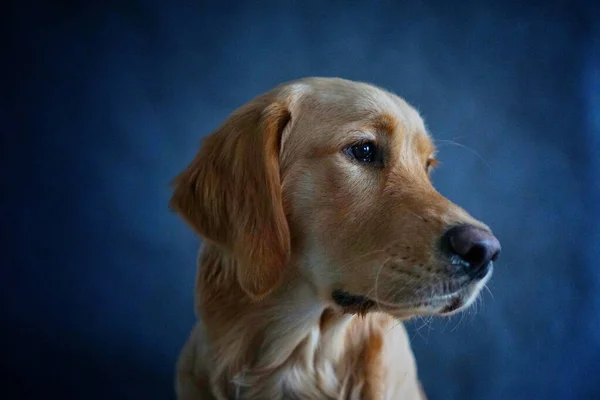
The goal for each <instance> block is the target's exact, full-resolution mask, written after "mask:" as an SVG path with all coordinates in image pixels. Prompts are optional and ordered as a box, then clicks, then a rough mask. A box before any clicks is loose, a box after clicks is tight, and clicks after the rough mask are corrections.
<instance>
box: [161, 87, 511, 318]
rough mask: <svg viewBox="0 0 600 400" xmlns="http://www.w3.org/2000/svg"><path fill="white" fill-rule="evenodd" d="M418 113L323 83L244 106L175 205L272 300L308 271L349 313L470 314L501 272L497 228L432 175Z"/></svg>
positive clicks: (241, 276) (386, 97)
mask: <svg viewBox="0 0 600 400" xmlns="http://www.w3.org/2000/svg"><path fill="white" fill-rule="evenodd" d="M435 164H436V160H435V149H434V146H433V144H432V141H431V139H430V137H429V135H428V133H427V131H426V129H425V127H424V124H423V121H422V120H421V118H420V117H419V114H418V113H417V112H416V111H415V110H414V109H413V108H411V107H410V106H409V105H408V104H407V103H406V102H405V101H403V100H402V99H400V98H399V97H397V96H395V95H393V94H391V93H388V92H386V91H384V90H382V89H379V88H376V87H374V86H371V85H367V84H364V83H357V82H351V81H346V80H342V79H326V78H312V79H304V80H301V81H296V82H292V83H288V84H285V85H281V86H279V87H277V88H275V89H273V90H272V91H270V92H268V93H266V94H263V95H261V96H259V97H257V98H256V99H254V100H252V101H251V102H250V103H248V104H247V105H245V106H243V107H241V108H240V109H238V110H236V111H235V112H234V113H233V114H232V115H231V116H230V117H229V118H228V119H227V121H226V122H225V123H224V124H223V125H222V126H221V127H220V128H219V129H218V130H217V131H216V132H214V133H213V134H212V135H210V136H208V137H207V138H206V140H205V143H204V145H203V147H202V149H201V151H200V152H199V154H198V155H197V156H196V158H195V159H194V160H193V161H192V163H191V164H190V165H189V166H188V168H187V169H186V170H185V171H183V172H182V173H181V174H180V175H179V176H178V177H177V179H176V181H175V193H174V195H173V198H172V200H171V205H172V207H173V208H174V209H175V210H176V211H177V212H179V213H180V214H181V215H182V216H183V217H184V218H185V219H186V220H187V221H188V223H189V224H190V225H191V226H192V227H193V228H194V229H195V230H196V231H197V232H198V233H199V234H200V235H201V236H202V237H203V238H204V239H205V240H206V241H208V242H210V243H212V244H214V245H217V246H219V247H220V248H221V249H223V251H225V252H227V253H229V254H230V255H231V256H233V257H234V258H235V259H236V261H237V270H236V275H237V279H238V281H239V284H240V285H241V287H242V288H243V289H244V290H245V291H246V292H247V293H248V294H249V295H250V296H252V297H255V298H256V297H261V296H265V295H266V294H267V293H269V292H270V291H271V290H272V289H273V288H275V287H276V286H277V285H278V283H279V282H280V280H281V278H282V277H283V276H284V275H286V270H288V269H296V270H298V271H300V273H301V275H302V276H304V277H305V278H307V279H308V280H309V281H310V282H311V284H312V285H313V287H315V288H316V292H317V293H318V296H321V297H322V298H323V299H324V301H327V302H331V303H332V304H337V306H338V307H340V308H341V309H343V310H344V311H349V312H355V311H356V312H362V311H366V310H368V309H369V308H372V307H377V309H378V310H382V311H385V312H388V313H390V314H392V315H394V316H397V317H401V318H403V317H410V316H412V315H416V314H448V313H452V312H455V311H457V310H459V309H461V308H464V307H466V306H468V305H469V304H470V303H471V302H472V301H473V300H474V298H475V297H476V295H477V293H478V292H479V290H480V289H481V288H482V286H483V285H484V284H485V282H486V281H487V279H489V277H490V276H491V273H492V268H493V267H492V264H493V261H494V260H495V259H496V257H497V256H498V254H499V253H500V244H499V242H498V240H497V239H496V238H495V237H494V236H493V235H492V233H491V232H490V229H489V228H488V227H487V226H485V225H484V224H483V223H481V222H479V221H477V220H475V219H474V218H472V217H471V216H470V215H469V214H468V213H467V212H466V211H464V210H463V209H461V208H460V207H458V206H457V205H455V204H453V203H452V202H450V201H449V200H448V199H446V198H444V197H443V196H442V195H440V194H439V193H438V192H437V191H436V190H435V189H434V187H433V186H432V184H431V181H430V177H429V174H430V170H431V168H433V167H434V166H435Z"/></svg>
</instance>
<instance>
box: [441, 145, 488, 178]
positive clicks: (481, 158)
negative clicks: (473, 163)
mask: <svg viewBox="0 0 600 400" xmlns="http://www.w3.org/2000/svg"><path fill="white" fill-rule="evenodd" d="M436 143H441V144H451V145H454V146H458V147H461V148H463V149H465V150H468V151H470V152H471V153H473V154H475V155H476V156H477V157H478V158H479V159H480V160H481V161H483V163H484V164H485V165H486V166H487V167H488V170H489V171H490V172H491V171H492V166H491V165H490V164H489V163H488V162H487V161H486V160H485V159H484V158H483V157H482V156H481V154H479V153H478V152H477V151H475V150H473V149H472V148H470V147H468V146H465V145H464V144H461V143H458V142H455V141H453V140H444V139H438V140H436Z"/></svg>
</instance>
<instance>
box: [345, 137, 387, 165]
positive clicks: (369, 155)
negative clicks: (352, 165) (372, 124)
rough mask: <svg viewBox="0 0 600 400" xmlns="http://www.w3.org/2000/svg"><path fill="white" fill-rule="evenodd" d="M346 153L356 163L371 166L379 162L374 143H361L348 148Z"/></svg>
mask: <svg viewBox="0 0 600 400" xmlns="http://www.w3.org/2000/svg"><path fill="white" fill-rule="evenodd" d="M346 153H347V154H348V155H349V156H350V157H352V158H354V159H355V160H357V161H360V162H362V163H368V164H373V163H376V162H378V161H380V160H379V154H378V149H377V146H376V145H375V143H374V142H363V143H359V144H355V145H353V146H350V147H349V148H348V149H347V150H346Z"/></svg>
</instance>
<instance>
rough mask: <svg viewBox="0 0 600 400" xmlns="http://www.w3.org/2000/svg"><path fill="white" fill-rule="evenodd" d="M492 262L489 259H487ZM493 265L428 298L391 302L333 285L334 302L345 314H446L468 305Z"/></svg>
mask: <svg viewBox="0 0 600 400" xmlns="http://www.w3.org/2000/svg"><path fill="white" fill-rule="evenodd" d="M490 264H491V263H490ZM492 270H493V266H492V265H490V266H489V268H486V273H485V274H484V275H481V276H477V277H474V278H472V279H470V280H469V281H468V282H467V283H466V284H465V285H464V286H462V287H460V288H459V289H458V290H456V291H454V292H451V293H440V294H437V295H434V296H431V297H429V298H424V299H419V300H413V301H410V302H407V303H404V304H397V303H390V302H386V301H382V300H379V299H373V298H370V297H367V296H363V295H359V294H354V293H351V292H348V291H345V290H341V289H336V290H334V291H333V292H332V293H331V298H332V299H333V301H334V303H335V304H336V305H337V306H338V307H339V308H340V309H341V311H342V312H343V313H346V314H358V315H364V314H366V313H368V312H370V311H381V312H385V313H388V314H390V315H393V316H395V317H398V318H409V317H412V316H415V315H419V314H420V315H426V314H428V315H439V316H448V315H451V314H454V313H456V312H458V311H460V310H462V309H465V308H467V307H468V306H469V305H470V304H471V303H473V301H474V300H475V298H476V297H477V295H478V293H479V292H480V290H481V288H482V287H483V286H484V285H485V283H486V282H487V280H488V279H489V278H490V276H491V274H492Z"/></svg>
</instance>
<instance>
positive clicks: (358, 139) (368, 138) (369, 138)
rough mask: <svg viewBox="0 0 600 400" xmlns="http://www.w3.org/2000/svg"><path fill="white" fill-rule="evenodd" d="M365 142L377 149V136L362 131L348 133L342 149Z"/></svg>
mask: <svg viewBox="0 0 600 400" xmlns="http://www.w3.org/2000/svg"><path fill="white" fill-rule="evenodd" d="M366 142H373V143H375V145H376V146H378V147H379V141H378V140H377V136H376V135H373V134H371V133H369V132H364V131H352V132H349V134H348V135H347V136H346V137H345V138H344V144H343V147H347V146H353V145H356V144H363V143H366Z"/></svg>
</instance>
